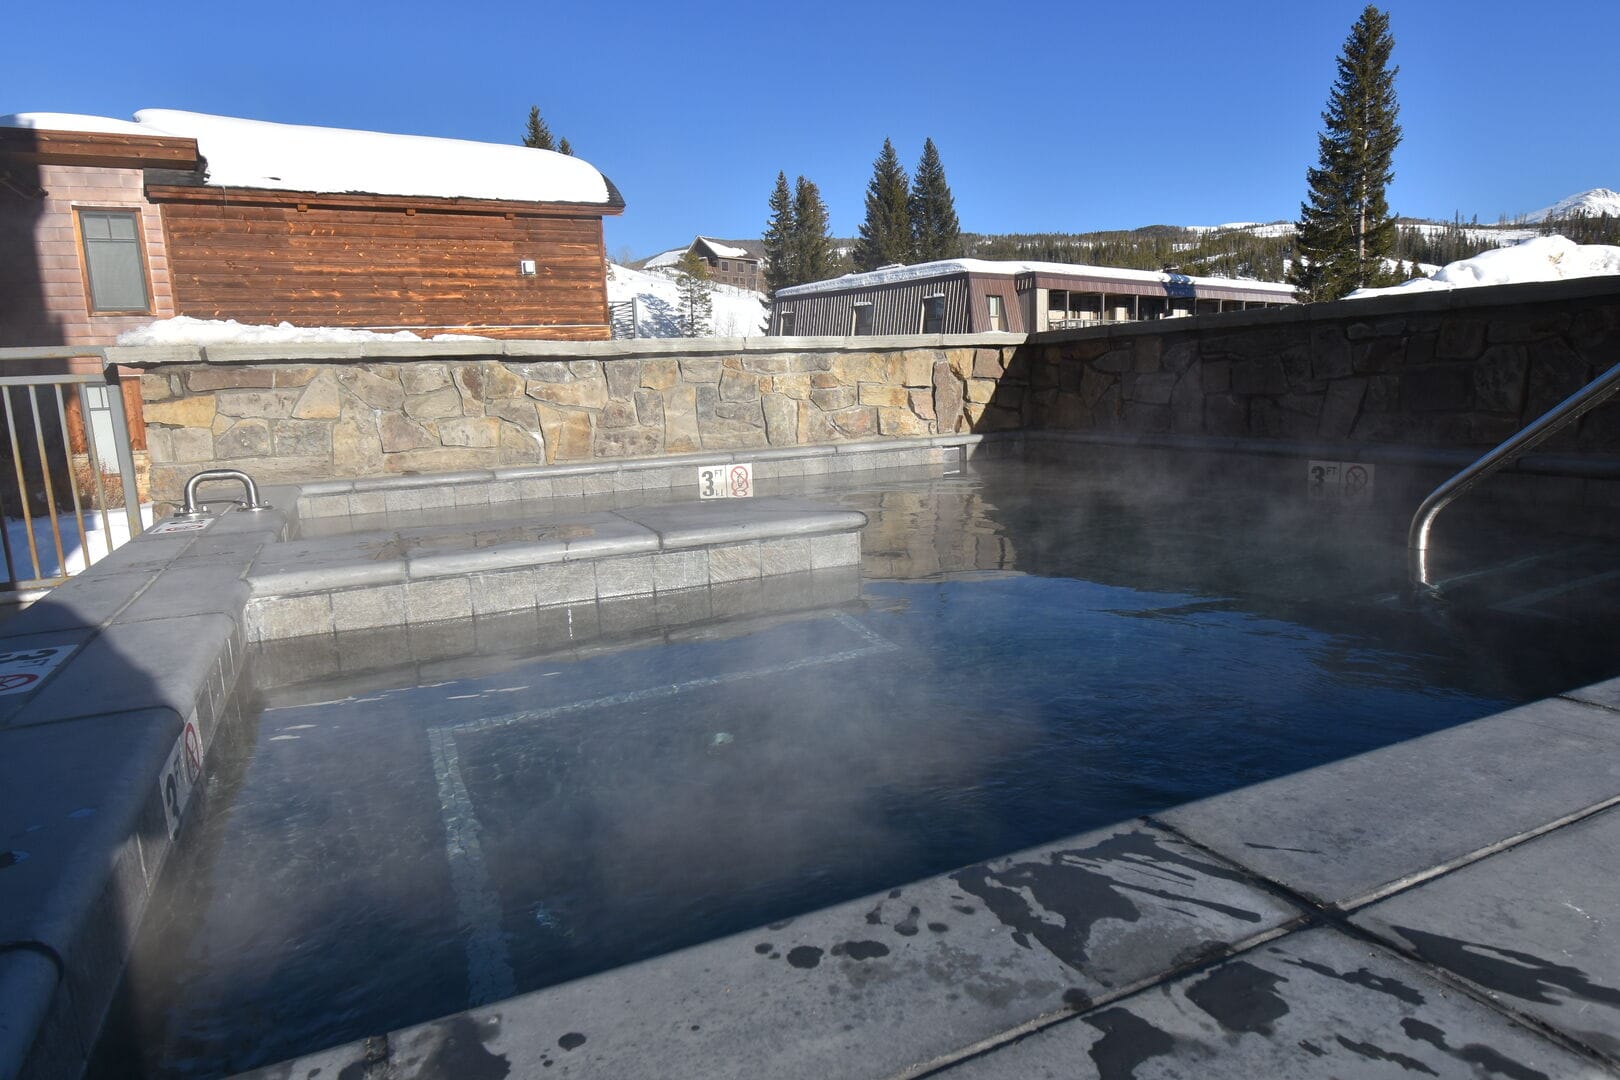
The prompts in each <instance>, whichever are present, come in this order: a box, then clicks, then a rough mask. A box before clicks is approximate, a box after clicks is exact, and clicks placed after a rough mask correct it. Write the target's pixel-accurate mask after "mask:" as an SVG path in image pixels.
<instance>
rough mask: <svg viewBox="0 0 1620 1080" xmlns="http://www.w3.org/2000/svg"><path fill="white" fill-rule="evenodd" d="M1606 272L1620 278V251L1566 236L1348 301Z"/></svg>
mask: <svg viewBox="0 0 1620 1080" xmlns="http://www.w3.org/2000/svg"><path fill="white" fill-rule="evenodd" d="M1604 274H1620V247H1613V246H1610V245H1608V244H1577V243H1575V242H1574V241H1573V240H1569V239H1566V238H1565V237H1562V236H1538V237H1536V238H1535V239H1533V240H1526V241H1525V242H1524V243H1522V244H1516V245H1514V246H1513V247H1505V248H1496V249H1495V250H1493V251H1483V252H1481V253H1479V254H1478V255H1475V256H1474V257H1473V258H1471V259H1459V260H1458V261H1457V262H1454V263H1447V264H1446V265H1445V266H1442V267H1441V268H1440V269H1439V270H1436V271H1435V272H1434V273H1433V274H1431V275H1430V276H1428V277H1421V278H1413V279H1412V280H1411V281H1406V282H1402V283H1401V284H1399V285H1392V286H1390V287H1389V288H1387V289H1357V290H1356V291H1355V292H1353V293H1351V294H1350V295H1349V296H1347V297H1345V299H1347V300H1366V299H1369V298H1371V297H1374V296H1412V295H1415V294H1417V293H1424V292H1448V291H1450V290H1452V289H1468V288H1474V287H1476V286H1479V285H1517V284H1522V283H1525V282H1532V281H1564V280H1566V279H1569V278H1583V277H1599V276H1601V275H1604Z"/></svg>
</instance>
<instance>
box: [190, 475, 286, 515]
mask: <svg viewBox="0 0 1620 1080" xmlns="http://www.w3.org/2000/svg"><path fill="white" fill-rule="evenodd" d="M215 480H235V481H237V482H238V483H240V484H241V485H242V488H243V490H244V492H245V494H246V496H247V502H246V503H244V504H243V505H242V509H243V510H268V509H270V504H269V503H267V502H260V501H259V485H257V484H255V483H254V482H253V477H251V476H249V475H248V474H247V473H245V472H243V471H242V470H241V469H204V470H203V471H202V472H200V473H197V474H196V475H194V476H192V478H191V479H190V480H187V481H186V496H185V503H184V505H182V506H181V508H180V512H179V513H178V514H176V515H175V516H176V517H182V518H196V517H202V515H203V514H205V513H206V512H207V511H208V507H206V506H199V505H198V504H197V489H198V488H199V487H201V486H202V485H203V484H208V483H212V482H213V481H215Z"/></svg>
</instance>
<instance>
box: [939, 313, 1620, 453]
mask: <svg viewBox="0 0 1620 1080" xmlns="http://www.w3.org/2000/svg"><path fill="white" fill-rule="evenodd" d="M1569 286H1578V287H1579V288H1578V289H1577V290H1571V289H1570V288H1569ZM1530 290H1542V291H1544V292H1550V293H1551V294H1552V295H1549V297H1548V299H1547V300H1542V301H1536V300H1532V301H1529V302H1517V303H1511V304H1503V305H1500V306H1487V305H1483V304H1477V303H1476V304H1470V305H1468V306H1462V305H1460V304H1457V305H1455V306H1453V304H1451V303H1448V302H1447V301H1450V300H1451V298H1448V297H1444V296H1442V297H1440V298H1439V299H1438V300H1435V299H1429V302H1428V303H1414V302H1413V300H1410V299H1406V298H1401V299H1400V300H1399V301H1377V300H1374V301H1344V302H1341V303H1338V304H1317V305H1311V306H1309V307H1306V308H1301V309H1296V310H1291V311H1279V312H1261V313H1255V314H1253V315H1248V316H1246V317H1244V318H1242V319H1241V321H1237V320H1231V319H1230V318H1229V317H1217V318H1210V319H1196V320H1177V321H1176V322H1173V323H1169V324H1166V323H1157V324H1146V325H1141V324H1138V325H1137V326H1133V327H1130V328H1121V329H1119V330H1115V331H1113V332H1109V331H1107V330H1103V331H1081V332H1076V333H1070V334H1053V335H1041V336H1039V337H1036V338H1031V339H1030V344H1029V346H1028V347H1027V348H1026V351H1025V352H1023V353H1020V354H1019V355H1018V357H1017V364H1016V365H1015V366H1016V368H1017V370H1014V369H1009V370H1008V371H1007V372H1005V373H1004V374H1003V375H1002V376H1001V378H1000V379H999V381H997V382H994V383H988V382H987V383H986V384H984V385H979V384H978V380H977V379H975V380H970V381H969V383H968V394H969V400H974V399H975V397H977V398H979V399H983V400H988V401H991V407H992V409H994V410H995V413H994V415H995V416H996V419H997V423H998V424H1003V425H1007V426H1015V427H1021V428H1025V429H1048V430H1074V431H1103V432H1124V433H1134V434H1143V435H1156V434H1177V435H1207V436H1234V437H1249V438H1263V439H1286V440H1298V441H1321V442H1331V443H1349V444H1358V443H1359V444H1366V443H1379V444H1386V443H1397V444H1403V445H1408V446H1430V447H1445V448H1453V449H1467V448H1474V447H1481V448H1483V447H1489V446H1493V445H1495V444H1497V443H1499V442H1501V441H1502V440H1503V439H1505V438H1507V437H1508V436H1510V435H1512V434H1513V433H1514V432H1515V431H1517V430H1519V428H1521V427H1523V426H1524V425H1525V424H1526V423H1527V422H1529V421H1530V420H1532V419H1534V418H1535V417H1537V416H1539V415H1541V414H1542V413H1544V412H1546V411H1547V410H1548V409H1550V408H1551V407H1552V406H1554V405H1556V404H1557V403H1558V402H1559V401H1562V400H1563V399H1564V398H1565V397H1567V396H1568V395H1569V394H1571V393H1572V392H1574V391H1575V390H1577V389H1579V388H1580V387H1581V386H1583V385H1584V384H1585V383H1587V382H1588V381H1590V380H1591V379H1593V378H1595V377H1596V376H1597V375H1598V374H1599V373H1601V372H1602V371H1604V370H1606V369H1607V368H1609V367H1610V366H1612V365H1614V364H1615V363H1620V288H1616V285H1615V284H1612V283H1605V282H1602V281H1598V282H1592V283H1583V282H1566V283H1560V284H1558V285H1553V286H1526V287H1516V288H1514V289H1513V292H1514V293H1516V294H1517V295H1518V296H1524V295H1526V293H1527V292H1528V291H1530ZM1505 291H1506V290H1500V289H1478V290H1472V292H1474V293H1477V294H1480V295H1479V296H1478V297H1468V299H1469V300H1485V299H1488V295H1487V294H1493V293H1495V294H1502V293H1504V292H1505ZM1571 291H1579V292H1584V293H1585V294H1586V295H1579V296H1565V295H1558V294H1559V293H1565V294H1567V293H1569V292H1571ZM1530 295H1535V293H1534V292H1531V293H1530ZM1026 353H1027V354H1028V355H1027V357H1026ZM986 374H988V373H986ZM991 378H994V377H993V376H991ZM1544 445H1545V447H1546V449H1547V450H1558V451H1572V450H1574V451H1593V452H1604V451H1614V450H1620V406H1616V405H1610V406H1607V407H1604V408H1600V409H1598V410H1596V411H1594V412H1593V413H1591V414H1589V415H1588V416H1587V417H1586V418H1585V419H1584V420H1583V421H1582V422H1581V424H1580V426H1579V427H1578V428H1571V429H1568V430H1566V431H1564V432H1561V433H1560V434H1559V435H1557V436H1555V438H1554V440H1553V441H1551V442H1549V443H1547V444H1544Z"/></svg>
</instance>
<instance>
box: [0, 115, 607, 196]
mask: <svg viewBox="0 0 1620 1080" xmlns="http://www.w3.org/2000/svg"><path fill="white" fill-rule="evenodd" d="M0 126H5V127H20V128H35V129H42V130H56V131H87V132H97V133H103V134H118V135H167V136H176V137H179V138H188V139H195V140H197V150H198V152H199V153H200V154H202V156H203V157H204V158H205V159H206V160H207V163H208V183H209V184H210V185H212V186H217V187H234V188H269V189H273V190H276V191H310V192H320V193H325V194H368V195H405V196H415V197H426V198H449V199H454V198H461V199H498V200H502V201H510V202H549V203H578V204H583V205H588V206H620V205H623V200H622V199H621V198H619V195H618V192H617V191H616V190H615V189H614V188H613V186H612V185H611V184H609V183H608V181H607V178H606V177H604V176H603V175H602V174H601V173H600V172H598V171H597V170H596V167H595V166H593V165H591V164H590V163H589V162H587V161H582V160H581V159H579V158H576V157H570V156H569V155H567V154H559V153H556V152H554V151H551V150H536V149H532V148H530V147H527V146H503V145H499V144H496V143H485V142H472V141H470V140H466V139H439V138H432V137H429V136H425V135H389V134H384V133H382V132H377V131H354V130H349V129H346V128H325V127H309V126H306V125H302V124H276V123H271V122H269V121H265V120H243V119H238V118H236V117H230V116H210V115H208V114H206V113H194V112H181V111H178V110H175V109H142V110H140V111H139V112H137V113H136V114H135V122H134V123H130V122H129V121H126V120H112V119H109V118H106V117H100V116H78V115H73V114H68V113H15V114H12V115H10V116H5V117H0Z"/></svg>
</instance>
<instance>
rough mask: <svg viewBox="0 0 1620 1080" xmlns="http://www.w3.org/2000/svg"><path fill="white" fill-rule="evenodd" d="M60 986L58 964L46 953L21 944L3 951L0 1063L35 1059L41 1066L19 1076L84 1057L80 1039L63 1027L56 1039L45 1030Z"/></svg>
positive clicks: (0, 962) (26, 1069)
mask: <svg viewBox="0 0 1620 1080" xmlns="http://www.w3.org/2000/svg"><path fill="white" fill-rule="evenodd" d="M59 984H60V980H59V977H58V971H57V967H56V961H55V960H54V959H52V958H51V957H50V956H48V955H46V954H45V953H44V952H43V951H41V950H39V949H35V948H32V947H27V946H20V945H19V946H12V947H9V948H0V1062H8V1063H11V1064H16V1063H18V1062H25V1061H27V1060H28V1059H29V1057H30V1056H32V1057H33V1059H34V1060H35V1061H36V1062H37V1063H38V1064H37V1065H35V1066H34V1067H32V1069H30V1068H29V1067H28V1066H24V1067H23V1068H22V1069H20V1070H18V1075H27V1074H29V1073H30V1072H33V1073H40V1072H44V1071H45V1068H44V1063H45V1062H46V1061H50V1060H54V1059H61V1060H73V1059H75V1058H82V1057H83V1054H84V1051H83V1049H82V1048H80V1047H79V1046H77V1045H76V1043H77V1039H76V1038H75V1037H74V1036H72V1035H71V1034H70V1033H68V1032H67V1031H66V1030H64V1029H63V1027H62V1025H57V1028H58V1030H57V1031H56V1032H55V1034H56V1036H57V1037H56V1038H55V1039H52V1038H49V1037H46V1036H45V1032H44V1030H42V1029H44V1028H45V1027H46V1018H47V1017H48V1015H49V1013H50V1010H51V1002H52V999H53V998H55V997H56V995H57V988H58V986H59ZM64 1043H65V1044H66V1045H63V1044H64ZM42 1044H43V1045H42Z"/></svg>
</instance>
